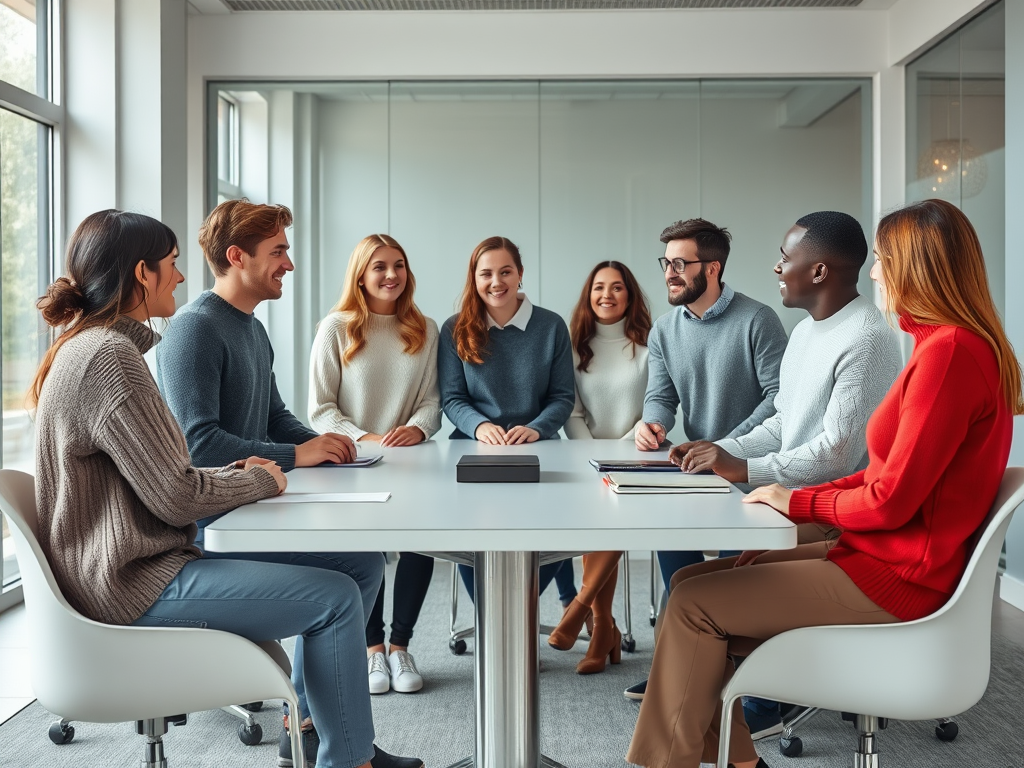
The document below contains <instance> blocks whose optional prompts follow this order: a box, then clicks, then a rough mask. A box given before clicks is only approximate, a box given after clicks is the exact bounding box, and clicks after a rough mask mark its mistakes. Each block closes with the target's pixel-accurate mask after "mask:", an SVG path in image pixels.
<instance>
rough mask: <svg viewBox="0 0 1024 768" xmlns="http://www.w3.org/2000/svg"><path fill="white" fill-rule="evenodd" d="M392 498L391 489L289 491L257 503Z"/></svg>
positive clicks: (363, 501) (368, 500)
mask: <svg viewBox="0 0 1024 768" xmlns="http://www.w3.org/2000/svg"><path fill="white" fill-rule="evenodd" d="M390 498H391V492H390V491H381V492H380V493H288V492H287V491H285V492H284V493H282V494H281V495H280V496H272V497H271V498H269V499H260V500H259V501H257V502H256V503H257V504H337V503H341V502H360V503H366V502H383V501H387V500H388V499H390Z"/></svg>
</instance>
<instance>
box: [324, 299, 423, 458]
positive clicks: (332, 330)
mask: <svg viewBox="0 0 1024 768" xmlns="http://www.w3.org/2000/svg"><path fill="white" fill-rule="evenodd" d="M426 320H427V339H426V342H425V343H424V345H423V346H422V347H421V348H420V350H419V351H418V352H417V353H416V354H414V355H410V354H408V353H406V352H405V342H404V341H402V337H401V336H400V335H399V325H398V316H397V315H375V314H372V313H371V314H370V316H369V322H368V323H367V327H366V343H365V344H364V346H363V348H362V349H360V350H359V352H358V353H357V354H356V356H355V357H353V358H352V359H351V360H349V362H348V363H347V364H342V361H341V358H342V355H343V354H344V352H345V350H346V349H347V348H348V345H349V344H348V337H347V336H346V334H345V326H346V317H345V315H344V314H343V313H341V312H332V313H331V314H329V315H328V316H327V317H326V318H324V320H323V321H322V322H321V323H320V326H319V327H318V328H317V331H316V337H315V338H314V339H313V349H312V351H311V352H310V355H309V424H310V426H311V427H313V429H315V430H317V431H319V432H339V433H341V434H343V435H348V436H349V437H351V438H352V439H353V440H358V439H359V438H360V437H362V436H363V435H365V434H367V433H368V432H369V433H373V434H377V435H383V434H384V433H385V432H387V431H388V430H390V429H392V428H393V427H399V426H403V425H407V426H410V427H419V428H420V430H422V431H423V434H424V435H425V436H426V437H428V438H429V437H430V436H431V435H433V434H434V433H435V432H437V430H439V429H440V428H441V396H440V395H439V394H438V391H437V323H435V322H434V321H433V320H431V319H430V318H429V317H428V318H427V319H426Z"/></svg>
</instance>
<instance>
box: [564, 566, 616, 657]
mask: <svg viewBox="0 0 1024 768" xmlns="http://www.w3.org/2000/svg"><path fill="white" fill-rule="evenodd" d="M621 556H622V553H621V552H591V553H590V554H587V555H584V556H583V588H582V589H581V590H580V593H579V594H578V595H577V596H576V597H575V599H573V601H572V602H571V603H569V605H568V606H567V607H566V609H565V612H564V613H563V614H562V619H561V621H559V622H558V626H557V627H555V630H554V632H552V633H551V634H550V635H548V645H550V646H551V647H552V648H557V649H558V650H560V651H567V650H569V649H570V648H572V647H573V645H574V644H575V643H576V640H577V638H578V637H579V636H580V632H581V631H582V630H583V624H584V622H586V624H587V629H588V630H589V631H590V636H591V637H593V636H594V625H593V623H592V620H593V619H592V614H591V607H592V606H593V603H594V600H595V599H596V597H597V595H598V594H599V593H600V591H601V589H602V588H603V587H604V585H605V583H606V582H607V581H608V579H609V577H610V576H611V575H612V574H613V573H615V572H616V571H617V569H618V566H619V557H621Z"/></svg>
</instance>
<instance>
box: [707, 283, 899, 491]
mask: <svg viewBox="0 0 1024 768" xmlns="http://www.w3.org/2000/svg"><path fill="white" fill-rule="evenodd" d="M902 367H903V360H902V358H901V357H900V349H899V343H898V342H897V341H896V333H895V331H893V329H892V328H890V327H889V326H888V324H887V323H886V322H885V318H884V317H882V313H881V312H879V311H878V309H877V308H876V307H875V305H874V304H872V303H871V302H870V301H869V300H868V299H866V298H865V297H863V296H858V297H857V298H856V299H854V300H853V301H851V302H850V303H849V304H847V305H846V306H845V307H843V308H842V309H841V310H839V311H838V312H836V313H835V314H834V315H832V316H831V317H828V318H826V319H824V320H814V319H813V318H810V317H807V318H804V319H803V320H801V321H800V323H799V324H798V325H797V327H796V328H794V329H793V335H792V336H791V337H790V339H789V346H788V347H786V354H785V355H783V357H782V369H781V374H780V381H781V383H780V386H779V394H777V395H776V396H775V410H776V412H775V414H774V415H773V416H770V417H769V418H767V419H765V421H764V422H763V423H762V424H759V425H758V426H756V427H754V429H752V430H751V431H750V432H749V433H747V434H745V435H741V436H739V437H736V438H734V439H732V440H719V441H718V445H720V446H722V448H724V449H725V450H727V451H728V452H729V453H731V454H732V455H733V456H736V457H737V458H741V459H746V460H747V475H748V476H749V478H750V484H751V485H754V486H758V485H768V484H770V483H780V484H781V485H784V486H785V487H787V488H801V487H804V486H809V485H818V484H819V483H827V482H830V481H832V480H838V479H839V478H841V477H846V476H847V475H852V474H853V473H854V472H856V471H857V470H859V469H863V468H864V467H866V466H867V438H866V436H865V430H866V428H867V423H868V418H869V417H870V416H871V414H872V413H873V412H874V410H875V408H877V407H878V404H879V403H880V402H882V398H883V397H885V393H886V392H888V391H889V387H891V386H892V383H893V381H895V380H896V377H897V376H898V375H899V372H900V369H901V368H902Z"/></svg>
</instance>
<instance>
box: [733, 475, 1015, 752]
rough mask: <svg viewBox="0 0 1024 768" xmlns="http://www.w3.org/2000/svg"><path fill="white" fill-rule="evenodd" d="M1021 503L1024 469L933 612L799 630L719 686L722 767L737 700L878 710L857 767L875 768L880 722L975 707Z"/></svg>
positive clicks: (861, 734) (1003, 492) (1002, 493)
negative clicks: (999, 581)
mask: <svg viewBox="0 0 1024 768" xmlns="http://www.w3.org/2000/svg"><path fill="white" fill-rule="evenodd" d="M1022 501H1024V468H1022V467H1009V468H1008V469H1007V470H1006V474H1005V475H1004V476H1003V482H1002V485H1001V486H1000V488H999V494H998V495H997V496H996V501H995V504H994V506H993V508H992V511H991V512H990V513H989V516H988V518H987V520H986V521H985V524H984V525H983V526H982V527H981V529H980V535H979V536H978V537H977V541H976V543H975V546H974V551H973V553H972V554H971V557H970V559H969V561H968V563H967V570H966V571H965V572H964V575H963V578H962V579H961V580H960V584H959V586H958V587H957V589H956V592H954V593H953V596H952V597H951V598H950V599H949V602H947V603H946V604H945V605H944V606H942V608H940V609H939V610H937V611H936V612H935V613H933V614H932V615H930V616H926V617H925V618H923V619H918V620H916V621H907V622H901V623H898V624H880V625H868V626H846V625H843V626H825V627H805V628H802V629H794V630H790V631H789V632H783V633H782V634H781V635H778V636H776V637H773V638H771V639H770V640H767V641H766V642H765V643H764V644H762V645H761V646H760V647H758V648H757V650H755V651H754V652H753V653H752V654H750V656H748V657H747V658H746V660H745V661H744V662H743V663H742V664H741V665H740V666H739V668H737V670H736V673H735V674H734V675H733V677H732V680H730V681H729V683H728V684H727V685H726V686H725V688H724V689H723V690H722V702H723V707H722V728H721V731H720V733H721V743H720V746H719V755H718V765H723V766H724V765H728V764H729V735H730V731H731V728H732V710H733V704H734V703H735V701H736V699H738V698H739V697H740V696H758V697H761V698H766V699H771V700H774V701H789V702H793V703H795V704H800V705H802V706H807V707H817V708H819V709H829V710H835V711H838V712H844V711H845V712H856V713H862V712H870V713H872V714H871V715H862V714H857V715H856V716H855V726H856V729H857V733H858V746H857V751H856V752H855V753H854V766H855V767H856V768H877V766H878V753H877V751H876V749H875V738H876V732H877V731H878V729H879V720H880V719H895V720H932V719H939V720H941V719H943V718H946V717H948V716H951V715H956V714H959V713H961V712H963V711H964V710H966V709H968V708H970V707H972V706H974V705H975V704H977V703H978V701H979V700H980V699H981V697H982V695H983V694H984V693H985V688H986V687H987V686H988V679H989V674H990V672H991V639H992V593H993V589H994V587H995V578H996V570H997V568H998V565H999V552H1000V550H1001V549H1002V546H1003V539H1004V538H1005V536H1006V529H1007V528H1008V527H1009V525H1010V520H1011V518H1012V517H1013V513H1014V510H1016V508H1017V507H1018V506H1019V505H1020V503H1021V502H1022ZM794 669H796V670H799V672H798V673H794V671H793V670H794Z"/></svg>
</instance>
